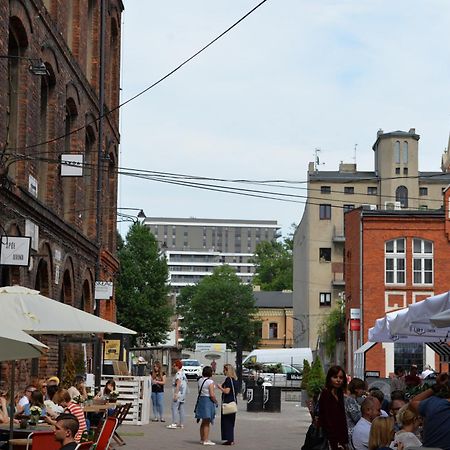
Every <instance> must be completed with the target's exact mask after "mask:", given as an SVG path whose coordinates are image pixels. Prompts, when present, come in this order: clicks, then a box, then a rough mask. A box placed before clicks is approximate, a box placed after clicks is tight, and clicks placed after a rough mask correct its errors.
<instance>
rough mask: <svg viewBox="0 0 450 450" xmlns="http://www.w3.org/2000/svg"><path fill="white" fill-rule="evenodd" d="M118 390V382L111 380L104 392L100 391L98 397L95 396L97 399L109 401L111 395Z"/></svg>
mask: <svg viewBox="0 0 450 450" xmlns="http://www.w3.org/2000/svg"><path fill="white" fill-rule="evenodd" d="M115 390H116V382H115V381H114V380H113V379H112V378H110V379H109V380H108V381H107V382H106V384H105V387H104V388H103V390H100V391H99V392H98V393H97V395H96V396H95V398H101V399H103V400H109V395H110V394H111V392H114V391H115Z"/></svg>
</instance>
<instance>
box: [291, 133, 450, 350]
mask: <svg viewBox="0 0 450 450" xmlns="http://www.w3.org/2000/svg"><path fill="white" fill-rule="evenodd" d="M419 139H420V136H419V135H418V134H416V132H415V129H414V128H412V129H410V130H409V131H394V132H389V133H384V132H383V131H382V130H379V131H378V133H377V137H376V141H375V143H374V145H373V147H372V149H373V152H374V170H373V171H367V172H366V171H358V170H357V167H356V164H344V163H341V164H340V165H339V170H338V171H319V170H318V167H317V165H316V164H315V163H309V167H308V199H307V203H306V205H305V210H304V213H303V217H302V219H301V222H300V224H299V226H298V227H297V230H296V232H295V235H294V297H293V304H294V317H295V319H296V320H295V322H294V336H295V340H296V345H297V346H301V347H312V348H316V346H317V343H318V334H319V328H320V324H321V323H322V321H323V319H324V317H326V316H327V315H328V313H329V312H330V311H331V309H332V308H333V307H334V306H335V305H336V302H337V301H338V300H339V299H344V297H345V279H344V249H345V233H344V213H345V212H346V211H350V210H352V209H354V208H355V207H360V206H363V207H364V208H365V209H368V210H383V209H385V210H386V209H387V210H435V209H440V208H441V207H442V198H443V197H442V190H443V188H445V187H446V186H447V185H448V184H449V182H450V174H449V173H445V172H419V168H418V154H419ZM442 166H443V169H444V170H445V168H444V166H446V167H447V166H448V165H446V158H445V155H444V158H443V163H442Z"/></svg>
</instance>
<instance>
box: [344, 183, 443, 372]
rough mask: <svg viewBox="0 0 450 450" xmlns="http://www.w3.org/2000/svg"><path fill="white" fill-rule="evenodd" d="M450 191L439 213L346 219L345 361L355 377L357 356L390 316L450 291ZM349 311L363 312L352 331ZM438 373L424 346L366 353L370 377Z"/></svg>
mask: <svg viewBox="0 0 450 450" xmlns="http://www.w3.org/2000/svg"><path fill="white" fill-rule="evenodd" d="M449 200H450V190H449V189H448V188H447V189H446V190H445V191H444V205H445V211H444V209H440V210H434V211H431V210H428V211H426V210H422V211H419V210H416V211H408V210H399V211H389V210H388V211H386V210H384V211H383V210H366V209H364V208H358V209H355V210H352V211H349V212H347V213H346V214H345V298H346V317H347V328H346V355H347V369H348V370H349V372H350V373H351V369H352V367H353V362H354V361H353V357H354V352H355V350H356V349H357V348H358V347H360V346H361V345H362V344H363V343H365V342H366V341H367V338H368V337H367V336H368V330H369V328H370V327H373V326H374V323H375V320H376V319H378V318H380V317H384V315H385V314H386V313H387V312H391V311H395V310H397V309H401V308H404V307H407V306H408V305H410V304H412V303H414V302H418V301H420V300H424V299H425V298H427V297H430V296H432V295H435V294H439V293H442V292H445V291H448V290H450V280H449V278H448V273H449V271H450V259H449V258H448V255H449V252H450V215H449V213H450V211H449ZM350 309H353V311H355V310H356V311H358V310H359V312H360V330H357V329H356V330H352V328H353V327H352V321H351V320H350V317H351V314H350ZM412 362H413V363H416V364H417V365H418V366H419V367H420V366H423V365H425V364H430V365H431V366H433V367H436V355H435V353H434V352H433V351H432V350H431V349H429V348H428V347H427V346H424V345H423V344H405V343H378V344H376V345H375V346H374V347H373V348H371V349H370V350H368V351H367V353H366V356H365V369H366V371H376V372H380V376H382V377H384V376H388V375H389V373H392V372H393V371H394V367H395V366H398V365H400V366H407V365H409V364H411V363H412Z"/></svg>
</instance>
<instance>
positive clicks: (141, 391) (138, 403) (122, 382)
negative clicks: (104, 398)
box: [101, 375, 151, 425]
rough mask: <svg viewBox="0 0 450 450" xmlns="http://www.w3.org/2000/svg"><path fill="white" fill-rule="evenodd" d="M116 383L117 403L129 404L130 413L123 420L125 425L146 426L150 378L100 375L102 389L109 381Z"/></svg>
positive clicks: (148, 414) (148, 409) (148, 410)
mask: <svg viewBox="0 0 450 450" xmlns="http://www.w3.org/2000/svg"><path fill="white" fill-rule="evenodd" d="M111 378H112V379H113V380H114V381H115V382H116V389H117V390H118V391H119V398H118V399H117V401H118V402H119V403H122V404H123V403H131V408H130V411H129V413H128V415H127V417H126V418H125V420H124V423H125V424H126V425H146V424H148V423H149V422H150V403H151V401H150V396H151V381H150V377H132V376H122V375H102V379H101V384H102V389H103V388H104V386H105V384H106V382H107V381H108V380H110V379H111Z"/></svg>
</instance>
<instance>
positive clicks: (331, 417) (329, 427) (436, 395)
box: [303, 366, 450, 450]
mask: <svg viewBox="0 0 450 450" xmlns="http://www.w3.org/2000/svg"><path fill="white" fill-rule="evenodd" d="M435 381H436V382H435V384H432V385H430V387H428V385H427V386H423V389H416V391H415V395H408V394H410V393H411V388H418V387H419V386H421V384H422V383H423V379H422V378H421V377H419V376H418V374H417V367H416V366H412V367H411V368H410V371H409V373H408V374H405V371H404V370H403V369H402V368H397V369H396V370H395V377H394V378H393V379H392V383H391V393H390V396H385V394H384V393H383V392H382V391H381V390H380V389H378V388H371V389H369V388H368V386H367V384H366V382H365V381H364V380H361V379H359V378H353V379H352V380H350V381H349V380H348V377H347V375H346V373H345V371H344V369H343V368H342V367H340V366H333V367H331V368H330V369H329V370H328V373H327V375H326V383H325V388H324V389H323V390H322V392H321V393H320V395H319V397H318V398H317V399H315V402H314V403H313V404H312V406H311V409H310V411H311V415H312V419H313V424H312V425H311V427H310V431H309V432H308V435H307V438H306V441H305V445H304V447H303V449H304V450H310V449H311V448H318V447H317V446H320V445H322V446H323V447H322V448H325V447H328V448H329V449H331V450H347V449H350V450H387V449H396V450H406V449H408V448H415V447H422V446H423V447H434V448H440V449H443V450H450V433H449V432H448V423H449V422H447V421H448V420H449V419H450V381H449V375H448V374H447V373H442V374H439V375H438V376H437V377H436V380H435ZM386 397H389V398H386ZM318 431H320V434H319V433H318Z"/></svg>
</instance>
